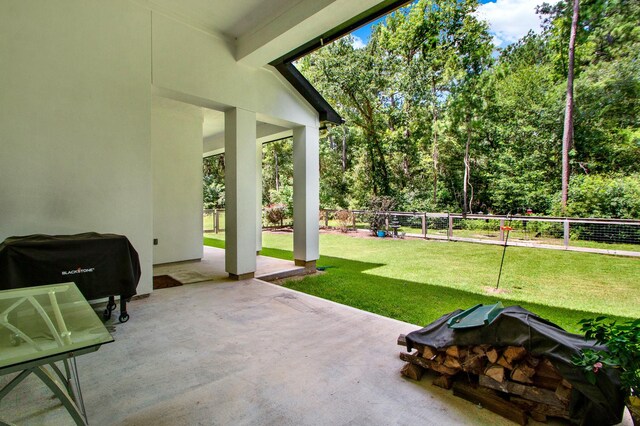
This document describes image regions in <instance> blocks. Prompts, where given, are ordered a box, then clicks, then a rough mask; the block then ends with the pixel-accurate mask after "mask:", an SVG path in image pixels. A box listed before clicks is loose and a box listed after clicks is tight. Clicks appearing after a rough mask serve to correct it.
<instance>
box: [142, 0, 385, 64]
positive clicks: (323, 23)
mask: <svg viewBox="0 0 640 426" xmlns="http://www.w3.org/2000/svg"><path fill="white" fill-rule="evenodd" d="M381 3H384V0H180V1H176V0H148V2H147V4H148V5H149V6H150V7H151V8H152V9H154V10H157V11H159V12H161V13H165V14H168V15H171V16H173V17H175V18H177V19H179V20H182V21H183V22H186V23H189V24H191V25H193V26H195V27H197V28H200V29H202V30H205V31H207V32H209V33H211V34H214V35H218V36H220V37H222V38H224V39H226V40H229V41H231V42H232V45H233V46H234V48H235V56H236V60H238V61H240V62H242V63H244V64H246V65H249V66H253V67H262V66H264V65H266V64H268V63H270V62H272V61H275V60H276V59H278V58H281V57H283V56H284V55H286V54H287V53H289V52H291V51H292V50H294V49H296V48H298V47H299V46H302V45H304V44H306V43H308V42H309V41H311V40H313V39H315V38H318V37H321V36H322V35H323V34H325V33H327V32H328V31H330V30H332V29H334V28H336V27H338V26H340V25H341V24H343V23H344V22H347V21H349V20H350V19H352V18H353V17H354V16H358V15H361V14H363V13H365V12H367V11H368V10H370V9H371V8H374V7H375V6H377V5H379V4H381Z"/></svg>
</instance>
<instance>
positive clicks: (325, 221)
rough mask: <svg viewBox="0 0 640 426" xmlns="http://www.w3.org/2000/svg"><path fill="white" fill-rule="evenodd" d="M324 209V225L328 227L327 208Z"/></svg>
mask: <svg viewBox="0 0 640 426" xmlns="http://www.w3.org/2000/svg"><path fill="white" fill-rule="evenodd" d="M323 211H324V227H325V228H329V210H323Z"/></svg>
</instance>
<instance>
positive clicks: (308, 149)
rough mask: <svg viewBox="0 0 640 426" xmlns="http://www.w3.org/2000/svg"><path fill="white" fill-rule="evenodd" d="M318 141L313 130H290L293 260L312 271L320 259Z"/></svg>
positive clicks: (310, 128)
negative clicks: (291, 141) (291, 132)
mask: <svg viewBox="0 0 640 426" xmlns="http://www.w3.org/2000/svg"><path fill="white" fill-rule="evenodd" d="M319 137H320V136H319V131H318V129H317V128H313V127H307V126H305V127H298V128H296V129H294V130H293V258H294V259H295V263H296V265H298V266H304V267H305V268H307V269H309V270H313V271H315V269H316V260H318V258H319V257H320V246H319V235H318V232H319V231H318V228H319V221H320V217H319V209H320V158H319V155H320V154H319Z"/></svg>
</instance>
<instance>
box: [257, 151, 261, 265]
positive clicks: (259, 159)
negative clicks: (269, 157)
mask: <svg viewBox="0 0 640 426" xmlns="http://www.w3.org/2000/svg"><path fill="white" fill-rule="evenodd" d="M256 203H257V207H258V209H257V218H256V219H257V220H256V253H259V252H260V250H262V142H260V141H256Z"/></svg>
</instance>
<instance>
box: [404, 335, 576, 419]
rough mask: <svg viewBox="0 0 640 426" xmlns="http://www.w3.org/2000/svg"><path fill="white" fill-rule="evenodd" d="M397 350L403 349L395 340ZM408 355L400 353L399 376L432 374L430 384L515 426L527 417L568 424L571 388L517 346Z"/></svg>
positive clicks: (432, 350)
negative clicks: (404, 362) (559, 419)
mask: <svg viewBox="0 0 640 426" xmlns="http://www.w3.org/2000/svg"><path fill="white" fill-rule="evenodd" d="M398 345H401V346H406V341H405V336H404V335H402V334H401V335H400V337H399V338H398ZM414 346H415V348H416V350H415V351H413V352H412V353H407V352H401V353H400V359H402V360H403V361H406V362H407V364H406V365H405V366H404V368H403V369H402V374H403V375H404V376H406V377H409V378H411V379H413V380H420V379H421V378H422V375H423V373H424V372H425V370H431V371H433V372H435V373H436V377H435V378H434V379H433V384H434V385H436V386H439V387H442V388H445V389H451V388H453V393H454V395H456V396H460V397H462V398H464V399H467V400H469V401H472V402H474V403H476V404H481V405H482V406H483V407H485V408H487V409H489V410H491V411H494V412H496V413H498V414H500V415H502V416H504V417H506V418H509V419H511V420H513V421H515V422H517V423H519V424H522V425H524V424H526V423H527V421H528V416H531V418H533V419H534V420H537V421H543V422H544V421H546V420H547V417H560V418H565V419H568V418H569V400H570V399H571V388H572V386H571V384H570V383H569V382H568V381H566V380H564V379H563V378H562V376H561V375H560V373H559V372H558V370H557V369H556V368H555V367H554V366H553V364H552V363H551V362H550V361H549V360H548V359H546V358H544V357H534V356H532V355H531V354H529V353H528V352H527V350H526V349H525V348H523V347H521V346H506V347H495V346H491V345H475V346H467V347H462V346H449V347H446V348H440V349H436V348H433V347H431V346H423V345H414Z"/></svg>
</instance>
